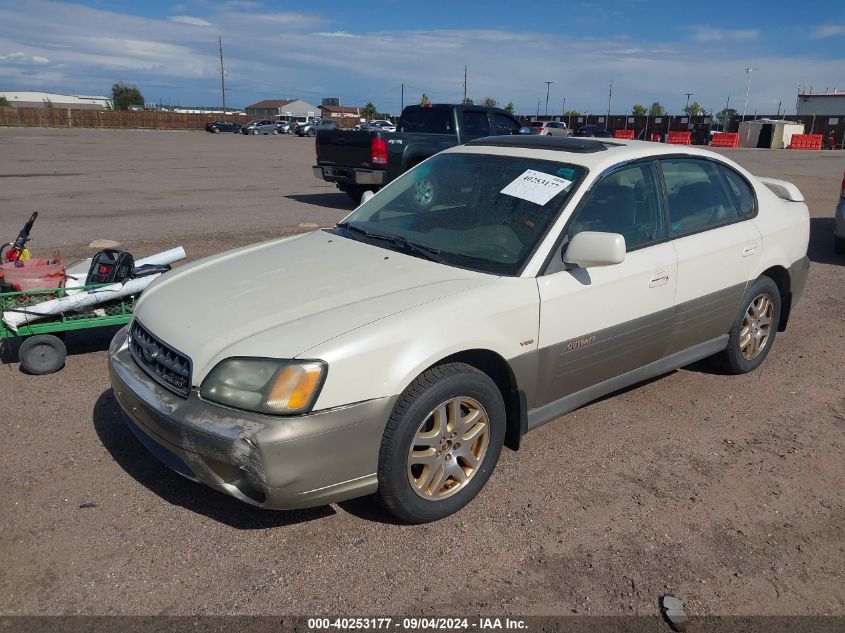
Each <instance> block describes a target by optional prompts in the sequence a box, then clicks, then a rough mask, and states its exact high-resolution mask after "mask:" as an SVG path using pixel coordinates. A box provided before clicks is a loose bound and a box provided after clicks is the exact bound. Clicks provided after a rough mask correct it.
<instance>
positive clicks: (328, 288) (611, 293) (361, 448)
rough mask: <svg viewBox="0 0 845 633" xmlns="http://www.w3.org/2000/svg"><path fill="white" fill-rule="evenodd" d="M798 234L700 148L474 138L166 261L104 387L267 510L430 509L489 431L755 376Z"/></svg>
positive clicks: (131, 415)
mask: <svg viewBox="0 0 845 633" xmlns="http://www.w3.org/2000/svg"><path fill="white" fill-rule="evenodd" d="M808 238H809V217H808V212H807V206H806V205H805V204H804V202H803V197H802V196H801V193H800V192H799V191H798V189H797V188H796V187H795V186H793V185H792V184H790V183H788V182H784V181H781V180H774V179H767V178H758V177H755V176H753V175H751V174H749V173H748V172H747V171H745V170H744V169H743V168H742V167H740V166H739V165H737V164H735V163H734V162H732V161H730V160H728V159H727V158H725V157H723V156H720V155H717V154H714V153H711V152H709V151H706V150H703V149H697V148H694V147H681V146H671V145H668V146H667V145H662V144H657V143H647V142H637V141H622V140H614V139H607V140H605V139H569V138H557V137H545V136H512V137H491V138H485V139H478V140H475V141H472V142H470V143H468V144H466V145H463V146H460V147H455V148H452V149H449V150H447V151H444V152H441V153H440V154H437V155H436V156H434V157H432V158H430V159H429V160H427V161H425V162H424V163H421V164H420V165H418V166H417V167H415V168H414V169H412V170H411V171H409V172H408V173H406V174H404V175H403V176H401V177H400V178H398V179H397V180H395V181H394V182H393V183H391V184H390V185H389V186H388V187H386V188H385V189H383V190H382V191H380V192H379V193H378V194H377V195H376V196H374V197H372V198H370V199H368V200H367V201H366V202H364V203H363V204H362V205H361V206H360V207H358V208H357V209H356V210H355V211H353V212H352V213H351V214H350V215H349V216H348V217H347V218H345V219H344V220H343V221H342V222H341V223H339V224H338V225H337V226H336V227H334V228H332V229H329V230H321V231H316V232H313V233H308V234H304V235H298V236H295V237H288V238H284V239H278V240H274V241H271V242H266V243H264V244H258V245H255V246H251V247H248V248H243V249H239V250H235V251H231V252H228V253H224V254H222V255H218V256H214V257H210V258H207V259H204V260H201V261H198V262H195V263H194V264H192V265H189V266H185V267H183V268H180V269H179V270H176V271H173V272H172V273H169V274H168V275H166V276H164V277H163V278H161V279H160V280H159V281H157V282H156V283H154V284H153V285H152V286H150V288H149V289H148V290H147V291H146V292H145V293H144V295H143V297H142V298H141V300H140V302H139V303H138V305H137V307H136V309H135V316H134V320H133V321H132V323H131V324H130V325H129V326H128V327H127V328H125V329H124V330H121V331H120V332H119V333H118V335H117V336H116V337H115V339H114V341H113V343H112V346H111V349H110V354H109V365H110V374H111V382H112V386H113V390H114V394H115V396H116V398H117V400H118V402H119V403H120V405H121V407H122V409H123V411H124V412H125V413H126V420H127V423H128V425H129V427H130V428H131V429H132V431H133V432H134V433H135V434H136V435H137V436H138V438H139V439H140V441H141V442H142V443H143V444H144V445H145V446H146V447H147V448H148V449H149V450H150V451H151V452H152V453H153V454H154V455H155V456H156V457H158V458H159V459H160V460H161V461H163V462H164V463H165V464H166V465H167V466H169V467H170V468H172V469H173V470H175V471H177V472H179V473H181V474H182V475H184V476H185V477H188V478H190V479H192V480H195V481H200V482H204V483H205V484H207V485H208V486H210V487H212V488H215V489H217V490H219V491H222V492H224V493H227V494H229V495H232V496H234V497H237V498H238V499H240V500H242V501H244V502H247V503H250V504H254V505H257V506H261V507H266V508H278V509H283V508H300V507H306V506H314V505H320V504H325V503H329V502H334V501H339V500H343V499H348V498H352V497H358V496H362V495H368V494H372V493H376V494H377V496H378V497H379V498H380V500H381V502H382V503H383V504H384V506H385V507H386V508H387V509H389V510H390V511H391V512H393V513H394V514H395V515H396V516H397V517H399V518H400V519H402V520H404V521H408V522H426V521H433V520H437V519H440V518H442V517H445V516H447V515H450V514H452V513H454V512H456V511H458V510H459V509H460V508H462V507H463V506H464V505H465V504H466V503H468V502H469V501H470V500H471V499H472V498H473V497H474V496H475V495H476V494H478V492H479V490H481V488H482V487H483V486H484V484H485V483H486V482H487V480H488V479H489V477H490V476H491V474H492V472H493V469H494V468H495V466H496V462H497V460H498V458H499V454H500V452H501V449H502V446H503V445H504V446H507V447H509V448H511V449H513V450H516V449H517V448H518V447H519V444H520V441H521V439H522V437H523V436H524V435H525V434H526V433H527V432H529V431H531V430H532V429H535V428H537V427H538V426H540V425H542V424H545V423H546V422H550V421H552V420H554V419H556V418H558V417H560V416H561V415H563V414H565V413H567V412H568V411H572V410H573V409H575V408H577V407H580V406H581V405H583V404H585V403H587V402H589V401H591V400H594V399H596V398H599V397H601V396H603V395H605V394H608V393H611V392H613V391H616V390H618V389H620V388H623V387H625V386H627V385H631V384H634V383H636V382H639V381H642V380H643V379H646V378H648V377H651V376H656V375H659V374H662V373H665V372H667V371H670V370H672V369H675V368H678V367H682V366H684V365H687V364H689V363H692V362H694V361H698V360H701V359H704V358H707V357H712V359H713V360H714V361H715V362H716V363H717V364H718V365H719V366H720V367H721V368H722V369H723V370H724V371H725V372H728V373H743V372H748V371H752V370H754V369H755V368H756V367H757V366H759V365H760V363H762V362H763V359H764V358H765V357H766V355H767V354H768V353H769V351H770V350H771V348H772V345H773V344H774V341H775V336H776V335H777V332H779V331H782V330H783V329H784V328H785V327H786V326H787V322H788V321H789V316H790V312H791V310H792V308H793V306H794V305H795V303H796V302H797V301H798V298H799V297H800V295H801V292H802V290H803V288H804V284H805V281H806V279H807V272H808V267H809V264H808V259H807V256H806V254H807V243H808Z"/></svg>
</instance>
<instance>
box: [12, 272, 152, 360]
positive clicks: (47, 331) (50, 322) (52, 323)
mask: <svg viewBox="0 0 845 633" xmlns="http://www.w3.org/2000/svg"><path fill="white" fill-rule="evenodd" d="M108 285H113V284H99V285H94V286H81V287H77V288H73V289H72V290H73V291H74V292H76V291H80V290H95V289H97V288H102V287H104V286H108ZM66 295H67V292H66V291H65V289H64V288H53V289H49V290H26V291H23V292H3V293H0V311H2V312H10V311H15V310H21V309H23V308H26V307H28V306H32V305H35V304H38V303H41V302H42V301H49V300H50V299H60V298H61V297H64V296H66ZM135 299H136V297H135V296H134V295H133V296H128V297H121V298H119V299H115V300H114V301H110V302H109V303H103V304H100V305H96V306H93V307H90V308H86V309H85V311H84V312H67V313H62V314H58V315H54V316H49V317H45V318H42V319H39V320H37V321H32V322H31V323H26V324H23V325H21V326H20V327H18V330H17V332H16V331H15V330H13V329H11V328H10V327H9V326H8V325H6V322H5V321H3V319H2V315H0V343H3V344H4V345H5V344H6V341H8V340H11V339H15V338H17V339H21V340H22V342H21V345H20V348H19V349H18V358H19V359H20V362H21V366H23V368H24V369H25V370H26V371H27V372H29V373H30V374H51V373H53V372H54V371H58V370H59V369H61V368H62V367H63V366H64V364H65V357H66V356H67V349H66V348H65V344H64V340H63V339H64V335H65V332H69V331H71V330H87V329H90V328H96V327H106V326H109V325H124V324H126V323H129V321H130V320H131V319H132V309H133V308H134V307H135Z"/></svg>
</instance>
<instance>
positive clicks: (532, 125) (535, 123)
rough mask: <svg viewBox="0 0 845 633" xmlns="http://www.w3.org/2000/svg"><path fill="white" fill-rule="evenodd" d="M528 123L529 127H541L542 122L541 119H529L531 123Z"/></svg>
mask: <svg viewBox="0 0 845 633" xmlns="http://www.w3.org/2000/svg"><path fill="white" fill-rule="evenodd" d="M528 125H529V126H530V127H543V122H542V121H531V123H529V124H528Z"/></svg>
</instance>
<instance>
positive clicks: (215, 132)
mask: <svg viewBox="0 0 845 633" xmlns="http://www.w3.org/2000/svg"><path fill="white" fill-rule="evenodd" d="M211 133H212V134H220V130H218V129H217V128H216V127H213V128H211Z"/></svg>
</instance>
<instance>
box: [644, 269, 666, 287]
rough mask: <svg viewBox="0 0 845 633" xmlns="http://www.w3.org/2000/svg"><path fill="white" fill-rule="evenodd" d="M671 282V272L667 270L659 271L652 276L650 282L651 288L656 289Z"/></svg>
mask: <svg viewBox="0 0 845 633" xmlns="http://www.w3.org/2000/svg"><path fill="white" fill-rule="evenodd" d="M668 282H669V272H668V271H666V270H659V271H657V272H656V273H654V274H653V275H652V276H651V280H650V281H649V282H648V287H649V288H656V287H657V286H662V285H664V284H666V283H668Z"/></svg>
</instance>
